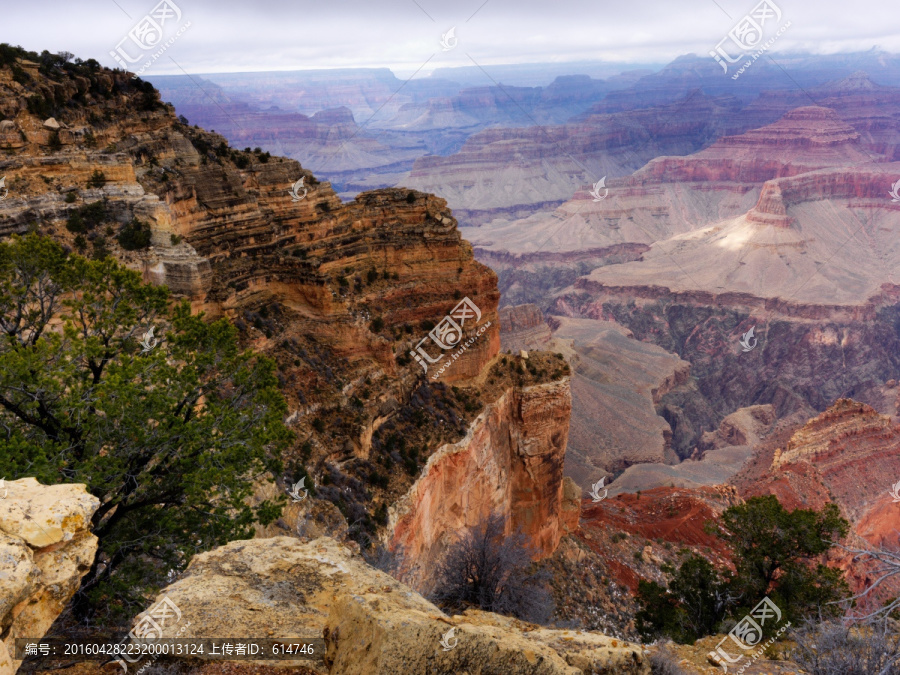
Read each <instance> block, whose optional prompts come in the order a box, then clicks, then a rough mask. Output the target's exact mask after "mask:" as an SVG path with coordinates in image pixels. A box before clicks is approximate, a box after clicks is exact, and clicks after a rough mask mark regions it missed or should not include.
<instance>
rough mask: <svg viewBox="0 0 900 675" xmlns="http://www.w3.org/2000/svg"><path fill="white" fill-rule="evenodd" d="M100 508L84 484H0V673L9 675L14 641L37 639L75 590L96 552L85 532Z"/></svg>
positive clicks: (93, 540) (94, 543)
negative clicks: (0, 640) (0, 635)
mask: <svg viewBox="0 0 900 675" xmlns="http://www.w3.org/2000/svg"><path fill="white" fill-rule="evenodd" d="M99 506H100V502H99V501H98V500H97V498H96V497H93V496H92V495H90V494H88V493H87V491H86V490H85V487H84V485H76V484H69V485H41V484H40V483H38V482H37V481H36V480H35V479H34V478H22V479H20V480H16V481H2V485H0V634H2V636H3V641H2V642H0V675H12V673H15V672H16V670H17V669H18V667H19V665H20V664H21V661H16V660H15V659H14V658H13V656H14V655H15V640H16V638H39V637H42V636H43V635H44V633H46V632H47V630H48V629H49V628H50V626H51V625H52V624H53V622H54V621H55V620H56V617H57V616H59V614H60V612H62V610H63V608H64V607H65V606H66V604H67V603H68V602H69V600H70V599H71V598H72V596H73V595H74V594H75V591H76V590H78V586H79V584H80V583H81V578H82V577H83V576H84V575H85V574H86V573H87V571H88V570H89V569H90V568H91V563H92V562H93V560H94V555H95V554H96V552H97V537H95V536H94V535H92V534H91V533H90V531H89V530H88V526H89V524H90V522H91V516H93V515H94V512H95V511H96V510H97V508H98V507H99Z"/></svg>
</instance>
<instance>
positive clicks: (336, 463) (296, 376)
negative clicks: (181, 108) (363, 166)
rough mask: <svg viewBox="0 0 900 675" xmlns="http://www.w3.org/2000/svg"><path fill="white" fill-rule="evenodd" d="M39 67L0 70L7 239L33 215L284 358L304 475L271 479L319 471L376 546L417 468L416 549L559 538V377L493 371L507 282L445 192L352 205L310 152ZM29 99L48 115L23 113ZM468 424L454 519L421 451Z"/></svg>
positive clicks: (390, 192)
mask: <svg viewBox="0 0 900 675" xmlns="http://www.w3.org/2000/svg"><path fill="white" fill-rule="evenodd" d="M20 62H21V63H22V64H26V61H24V60H23V61H20ZM23 67H24V65H23ZM28 72H29V78H30V79H28V80H27V81H25V82H19V81H17V80H16V79H14V78H13V76H12V73H11V70H10V69H9V68H3V67H0V94H2V96H0V113H2V114H3V116H5V117H8V118H10V119H5V120H3V127H2V129H0V132H2V133H3V134H4V135H5V136H4V138H7V139H8V140H9V139H12V140H15V141H16V143H15V144H11V145H10V151H9V154H8V157H7V159H6V160H4V172H5V176H6V184H7V186H8V187H9V190H10V192H9V195H8V198H6V199H4V200H2V201H0V236H7V235H10V234H21V233H24V232H27V231H29V230H36V231H38V232H40V233H42V234H45V235H48V236H51V237H53V238H54V239H56V240H57V241H59V242H61V243H62V244H63V245H64V246H67V247H69V249H70V250H79V251H81V252H84V253H90V248H91V247H93V253H94V255H95V256H96V257H100V256H101V255H106V254H107V253H108V254H110V255H112V256H113V257H115V258H116V259H118V260H119V261H121V262H122V263H124V264H125V265H127V266H129V267H131V268H133V269H135V270H138V271H140V272H141V273H142V274H143V276H144V278H145V279H146V280H147V281H150V282H153V283H159V284H166V285H168V286H169V288H170V290H171V291H172V292H173V293H174V294H175V295H176V297H179V298H184V299H187V300H189V301H190V302H191V304H192V306H193V308H194V310H195V311H203V312H205V313H206V315H207V316H208V317H210V318H218V317H227V318H229V319H231V320H232V322H233V323H234V325H235V326H236V328H237V330H238V339H239V340H240V342H241V345H242V346H244V347H250V348H253V349H255V350H256V351H257V352H259V353H262V354H265V355H267V356H269V357H271V358H272V359H273V360H274V361H275V363H276V370H277V377H278V379H279V382H280V385H281V389H282V392H283V393H284V395H285V398H286V399H287V402H288V406H289V411H290V414H289V416H288V417H287V420H286V421H287V424H288V425H289V426H290V427H291V429H292V430H293V431H294V432H295V433H296V443H295V444H294V445H293V446H292V447H291V448H290V449H288V450H287V451H286V452H285V453H284V457H283V459H284V460H285V465H286V469H285V471H286V472H293V473H294V475H290V473H288V474H287V475H285V476H275V477H273V479H274V480H275V481H277V482H278V483H279V485H283V484H292V483H291V481H296V480H297V478H298V477H297V475H296V474H299V473H301V472H302V475H308V477H309V478H310V479H311V480H310V481H309V482H308V483H307V484H308V485H309V484H310V483H312V484H314V485H315V489H316V491H317V493H316V496H317V498H318V499H321V500H325V501H328V502H330V504H331V505H333V506H335V507H336V508H337V509H339V510H340V512H341V516H342V517H343V518H344V519H346V520H347V522H348V524H349V525H350V528H351V535H352V536H354V537H355V538H356V539H357V540H358V541H359V542H361V543H363V545H366V544H367V543H369V542H372V541H373V540H374V539H376V538H377V536H378V535H379V533H382V532H383V530H384V528H385V526H386V525H387V507H388V506H390V505H391V504H393V503H394V502H395V501H396V500H397V499H399V498H400V497H402V496H403V495H405V494H407V492H408V491H409V489H410V488H411V486H412V485H413V483H414V482H416V479H417V478H419V479H420V480H419V484H418V485H419V486H418V487H417V488H416V489H415V498H414V499H407V502H409V503H410V504H411V505H410V506H409V507H408V508H406V509H405V511H404V513H405V514H406V516H405V517H404V518H402V519H401V520H402V524H401V525H399V526H398V527H399V531H402V533H403V534H402V535H400V539H402V542H401V543H402V544H403V546H404V547H409V548H410V549H411V550H413V552H414V553H416V554H417V555H420V557H422V558H423V559H426V558H427V559H429V560H430V556H432V554H436V552H437V549H436V548H435V544H436V543H439V544H441V545H443V544H445V543H446V541H447V539H448V537H450V536H451V535H452V536H456V535H457V534H458V532H457V530H456V529H455V528H457V527H459V526H461V525H471V524H474V523H476V522H477V521H478V520H479V519H480V518H481V517H483V516H485V515H487V512H489V511H492V510H496V511H499V512H502V514H503V515H506V516H509V517H510V528H512V529H521V530H522V531H523V532H524V533H525V534H526V536H527V537H528V538H529V539H530V540H531V543H532V545H533V546H534V548H535V551H536V554H537V555H546V554H547V553H549V552H551V551H552V550H553V548H554V547H555V546H556V544H557V543H558V541H559V537H560V536H561V535H560V528H561V525H560V518H561V516H560V509H561V506H560V504H561V499H562V492H563V488H562V463H563V454H564V450H565V446H566V435H567V431H568V416H569V411H570V408H571V402H570V395H569V391H568V380H567V379H566V378H565V377H564V375H565V373H566V372H567V371H566V370H565V367H564V364H563V363H562V361H561V360H560V363H556V364H553V365H552V368H551V369H545V367H544V365H542V364H543V363H544V362H543V361H541V357H535V358H533V359H532V360H531V361H530V362H529V363H528V364H525V365H522V366H521V368H518V369H517V370H516V372H515V373H513V372H511V371H507V372H506V374H505V375H504V376H503V377H502V378H500V381H497V380H496V378H495V377H494V376H493V375H489V372H491V369H492V368H493V367H494V365H496V363H497V362H498V361H499V359H498V358H497V357H498V353H499V350H500V322H499V320H498V313H497V308H498V302H499V295H500V294H499V291H498V289H497V277H496V275H495V274H494V273H493V272H492V271H491V270H490V269H488V268H487V267H485V266H484V265H482V264H481V263H479V262H477V261H476V260H475V259H474V257H473V252H472V247H471V246H470V245H469V244H468V243H467V242H465V241H464V240H463V239H462V237H461V236H460V233H459V230H458V228H457V223H456V220H455V219H454V217H453V214H452V213H451V212H450V210H449V209H448V208H447V203H446V201H445V200H443V199H441V198H439V197H435V196H433V195H428V194H423V193H420V192H416V191H414V190H409V189H405V188H404V189H400V188H397V189H384V190H376V191H371V192H364V193H361V194H359V195H357V197H356V199H354V200H353V201H350V202H347V203H345V202H342V200H341V199H340V198H339V197H338V196H337V195H336V194H335V192H334V190H333V189H332V188H331V186H330V184H329V183H327V182H323V181H320V180H318V179H317V178H316V176H315V175H313V173H312V172H311V171H309V170H308V169H306V168H304V167H302V166H301V165H300V164H299V163H298V162H296V161H293V160H290V159H285V158H282V157H273V156H269V155H268V154H266V153H262V152H256V151H244V150H237V149H234V148H231V147H229V146H228V143H227V142H226V140H225V138H224V137H222V136H220V135H218V134H215V133H211V132H207V131H204V130H202V129H199V128H197V127H192V126H189V125H187V124H185V123H183V122H182V121H180V120H179V119H178V118H177V117H176V115H175V113H174V110H173V109H172V107H171V106H167V105H164V104H162V103H161V102H160V101H159V100H158V95H157V93H156V92H155V91H154V90H153V89H152V87H149V85H147V83H144V82H141V81H139V80H138V81H134V80H131V79H130V78H129V77H127V75H126V74H124V73H110V72H107V71H104V70H103V69H93V70H92V69H91V68H90V67H89V66H86V65H79V64H67V65H66V66H65V67H61V68H56V69H51V70H50V71H48V72H43V71H39V70H38V69H37V67H36V66H35V67H34V68H32V67H30V66H28ZM20 79H21V78H20ZM34 96H40V97H42V100H43V101H44V105H45V106H46V107H47V109H48V110H49V111H50V112H52V113H53V114H54V115H55V116H56V118H55V119H54V121H53V124H51V120H49V119H46V118H45V119H42V118H43V115H40V116H39V115H37V114H35V112H34V110H33V109H34V105H33V104H32V105H31V106H30V107H29V100H32V99H33V97H34ZM57 98H59V99H60V100H69V99H72V102H71V104H70V105H65V106H62V105H56V103H55V101H56V100H57ZM332 117H335V116H334V115H333V116H332ZM337 117H338V119H337V121H338V122H340V121H341V119H342V118H340V117H339V116H337ZM331 121H335V119H332V120H331ZM344 121H346V120H344ZM54 124H57V125H59V133H58V134H54V133H51V132H50V131H49V129H51V128H53V125H54ZM0 142H2V139H0ZM85 209H100V210H101V211H102V212H103V216H102V218H101V222H100V223H98V224H96V225H94V226H92V228H88V230H89V231H88V232H85V233H83V234H84V236H82V233H77V232H75V231H72V228H71V227H69V225H70V224H71V223H69V222H68V221H69V219H71V218H73V217H74V216H76V215H78V214H80V213H83V212H84V210H85ZM134 219H139V220H140V221H142V222H145V223H147V224H148V226H149V228H150V233H151V245H150V246H148V247H146V248H139V249H137V250H125V249H124V248H123V247H122V246H121V245H120V242H119V241H118V238H117V236H116V234H117V233H118V232H121V229H122V227H123V226H124V225H125V224H127V223H130V222H132V221H133V220H134ZM101 243H102V246H101V245H100V244H101ZM463 347H464V348H463ZM551 360H552V359H550V358H549V357H548V358H547V359H545V361H548V362H549V361H551ZM505 362H506V361H505V359H504V363H505ZM443 366H446V367H443ZM526 366H527V368H526ZM520 373H521V374H520ZM451 385H452V386H451ZM479 415H480V416H479ZM465 438H468V439H469V441H466V442H464V444H465V443H469V444H470V445H471V447H470V449H469V450H468V451H467V452H462V453H460V456H462V455H467V456H471V458H472V460H471V461H470V462H469V463H467V464H465V465H464V466H462V467H460V470H459V471H456V472H455V473H454V474H453V476H454V481H455V482H457V483H459V484H460V485H466V484H468V485H471V486H472V495H471V498H468V497H467V498H466V499H467V500H468V499H471V503H470V502H469V501H459V502H458V503H457V504H456V512H455V513H456V516H455V517H456V518H457V519H458V520H453V519H452V518H451V519H449V520H447V521H444V520H441V517H443V516H444V514H452V513H453V511H451V509H450V507H451V506H452V505H453V503H454V502H453V499H451V496H450V494H449V491H448V490H447V489H446V488H445V486H444V484H443V483H441V481H440V480H437V479H435V476H436V475H440V474H441V473H442V472H443V473H446V472H447V471H449V470H450V469H448V468H447V467H446V465H444V464H442V463H441V462H439V461H437V460H435V461H431V460H429V457H430V456H431V455H432V454H435V453H436V454H438V455H440V456H442V457H444V456H446V455H447V454H448V453H447V452H444V451H442V450H441V449H442V448H445V447H446V446H448V444H449V445H453V444H456V443H458V442H463V441H461V440H460V439H465ZM426 462H430V463H428V464H427V466H428V467H429V468H428V471H427V472H425V474H424V476H423V475H420V474H422V472H423V471H424V469H423V467H425V466H426ZM451 463H452V462H451ZM494 469H496V471H497V472H498V473H496V475H495V474H492V473H490V472H491V471H493V470H494ZM432 471H437V473H436V474H435V475H432V474H431V472H432ZM269 487H271V486H269ZM282 489H283V487H282ZM264 491H265V490H263V489H262V488H261V492H264ZM269 492H271V489H269ZM463 492H465V491H461V492H460V494H462V493H463ZM456 498H459V499H462V497H461V496H460V495H457V496H456V497H455V498H454V499H456ZM420 502H421V503H420ZM422 504H424V505H426V506H425V507H424V508H420V507H421V506H422ZM428 505H430V506H428ZM432 508H438V509H440V511H441V513H440V514H438V517H436V518H435V519H432V518H431V516H430V515H429V514H430V511H429V510H430V509H432ZM469 508H470V509H471V511H470V512H465V509H469ZM570 511H571V509H570ZM567 518H568V520H567V521H566V522H569V523H571V521H572V518H571V513H569V514H568V515H567ZM576 520H577V518H576ZM444 528H450V529H444ZM392 531H393V530H392Z"/></svg>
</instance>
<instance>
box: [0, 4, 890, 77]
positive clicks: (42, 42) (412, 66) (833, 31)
mask: <svg viewBox="0 0 900 675" xmlns="http://www.w3.org/2000/svg"><path fill="white" fill-rule="evenodd" d="M157 1H158V0H149V1H148V0H80V1H79V0H76V1H75V2H61V1H60V0H28V1H27V2H22V3H12V2H4V3H3V9H2V20H0V42H9V43H12V44H20V45H22V46H23V47H25V48H27V49H32V50H36V51H41V50H43V49H48V50H50V51H52V52H56V51H62V50H66V51H70V52H73V53H74V54H75V55H76V56H80V57H81V58H91V57H92V58H95V59H97V60H98V61H100V62H101V63H103V64H104V65H106V66H110V67H114V66H116V65H117V64H116V62H115V61H114V59H113V58H112V57H111V56H110V54H109V52H110V51H111V50H114V49H115V47H116V46H117V44H119V42H120V40H122V39H123V38H126V37H127V35H128V33H129V31H130V30H131V29H132V28H133V27H134V26H135V24H136V23H138V22H139V21H140V20H141V19H142V17H144V16H145V15H147V14H148V13H150V12H151V10H152V9H153V8H154V7H155V6H156V3H157ZM172 1H174V2H175V3H176V5H177V6H178V9H179V10H180V11H181V14H182V16H181V17H180V19H173V20H171V21H170V22H169V24H168V26H165V30H166V34H165V38H166V39H168V38H169V33H170V32H171V33H174V32H175V31H176V30H177V28H178V27H179V26H181V25H184V24H186V23H188V22H189V23H190V26H189V27H188V28H187V30H185V31H184V33H183V35H181V36H180V37H178V38H177V40H176V41H175V42H174V43H173V44H172V45H171V47H169V48H168V49H167V51H166V53H165V55H163V57H162V58H160V59H158V60H157V61H156V62H155V63H153V65H152V66H150V68H149V69H148V70H147V74H148V75H152V74H157V75H160V74H170V73H172V74H174V73H181V72H182V69H183V70H184V71H186V72H189V73H212V72H231V71H254V70H298V69H308V68H333V67H357V66H364V67H373V66H386V67H390V68H392V69H393V70H394V71H395V72H396V73H398V74H400V75H409V74H411V73H412V72H414V71H416V70H418V69H420V68H421V71H420V72H421V74H422V75H425V74H427V73H428V72H430V71H431V70H432V69H433V68H436V67H452V66H460V65H466V66H470V65H472V63H473V60H474V61H475V62H476V63H478V64H480V65H491V64H499V63H527V62H548V61H576V60H594V59H597V60H606V61H627V62H647V63H656V62H667V61H670V60H671V59H673V58H675V57H676V56H679V55H681V54H686V53H690V52H694V53H697V54H703V55H705V54H706V53H707V52H708V51H709V50H710V49H712V48H713V47H714V46H715V45H716V43H717V42H718V41H719V40H720V39H721V38H722V37H724V36H725V35H726V34H727V32H728V31H729V30H730V29H731V28H732V27H733V26H734V25H735V23H736V22H737V21H738V20H739V19H740V18H741V17H743V16H744V15H746V14H747V13H748V12H750V10H751V9H753V7H754V6H755V5H756V2H757V1H758V0H749V1H747V0H624V1H615V2H614V1H611V0H605V1H601V0H515V1H513V0H487V2H485V1H484V0H454V1H452V2H450V1H440V0H415V1H414V0H323V1H322V2H311V1H309V0H250V1H247V2H237V1H233V0H172ZM774 2H776V3H777V5H778V7H779V8H780V9H781V10H782V12H783V19H782V23H783V22H784V21H790V22H791V26H790V28H789V29H788V30H787V31H785V33H784V35H783V36H781V37H780V38H779V40H778V42H777V44H776V45H775V46H774V47H773V48H772V52H773V53H775V52H777V51H810V52H828V53H830V52H838V51H858V50H867V49H871V48H872V47H880V48H882V49H885V50H888V51H893V52H897V51H900V11H898V8H897V6H896V5H894V4H892V3H888V2H886V1H885V0H854V2H852V3H848V2H844V1H838V0H774ZM417 3H418V4H417ZM454 27H455V35H456V38H457V41H458V42H456V46H455V48H453V49H449V50H447V51H444V50H443V49H442V48H441V45H440V40H441V36H442V34H444V33H446V32H447V31H448V30H449V29H451V28H454ZM451 43H452V40H451ZM131 47H133V45H131V44H130V43H128V42H126V43H125V46H124V48H125V49H126V52H127V50H128V49H129V48H131ZM128 53H132V52H128ZM135 56H137V54H135ZM170 57H171V58H170ZM130 69H131V70H136V68H130Z"/></svg>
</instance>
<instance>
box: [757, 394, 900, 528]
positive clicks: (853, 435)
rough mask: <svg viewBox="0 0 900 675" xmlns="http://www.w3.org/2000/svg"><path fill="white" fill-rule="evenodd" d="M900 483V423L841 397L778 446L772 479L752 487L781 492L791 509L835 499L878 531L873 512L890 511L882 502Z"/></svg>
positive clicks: (847, 512)
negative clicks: (871, 513)
mask: <svg viewBox="0 0 900 675" xmlns="http://www.w3.org/2000/svg"><path fill="white" fill-rule="evenodd" d="M895 476H896V478H895ZM897 481H900V425H898V424H896V423H894V422H892V421H891V418H889V417H887V416H886V415H879V414H878V413H877V412H876V411H875V410H874V409H872V408H871V407H870V406H867V405H865V404H864V403H858V402H856V401H853V400H850V399H840V400H838V401H837V402H836V403H835V404H834V405H833V406H831V407H830V408H829V409H828V410H826V411H825V412H823V413H822V414H820V415H818V416H817V417H815V418H813V419H811V420H810V421H809V422H807V423H806V424H805V425H804V426H803V427H802V428H800V429H798V430H797V431H796V432H794V434H793V435H792V436H791V438H790V440H789V441H788V442H787V444H786V445H785V446H784V447H783V448H779V449H776V451H775V454H774V457H773V459H772V465H771V468H770V470H769V475H768V477H767V478H765V479H763V480H762V481H761V482H759V483H758V484H756V485H753V486H748V488H747V490H746V491H747V493H748V494H762V493H765V492H770V493H773V494H777V495H778V498H779V500H780V501H781V502H782V503H783V504H785V505H786V506H789V507H791V508H797V507H802V508H815V509H820V508H822V506H824V505H825V504H827V503H831V502H834V503H835V504H838V506H840V507H841V510H842V511H843V513H844V514H845V515H846V516H847V517H848V518H850V520H851V521H853V522H854V523H858V522H861V521H862V520H863V519H864V518H866V522H867V525H866V527H867V528H868V529H871V530H872V531H877V529H878V526H877V524H876V523H875V522H874V521H873V520H872V518H871V516H867V514H868V513H869V511H870V510H871V509H872V508H873V507H875V506H876V505H881V506H880V507H879V508H880V510H881V511H883V512H884V513H886V514H889V513H890V509H884V508H883V505H882V504H881V502H882V500H884V499H886V498H887V497H888V495H889V491H890V490H891V488H892V486H893V485H894V483H896V482H897ZM894 525H896V526H900V521H898V522H895V523H894Z"/></svg>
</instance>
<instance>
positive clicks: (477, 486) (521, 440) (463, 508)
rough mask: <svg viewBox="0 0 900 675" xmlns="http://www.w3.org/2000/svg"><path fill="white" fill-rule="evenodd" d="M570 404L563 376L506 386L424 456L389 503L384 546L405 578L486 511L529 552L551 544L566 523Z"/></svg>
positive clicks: (421, 572)
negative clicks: (523, 539) (462, 432)
mask: <svg viewBox="0 0 900 675" xmlns="http://www.w3.org/2000/svg"><path fill="white" fill-rule="evenodd" d="M571 405H572V399H571V394H570V392H569V386H568V381H567V380H565V381H563V382H559V383H553V384H547V385H539V386H535V387H529V388H526V389H523V390H521V391H513V392H509V393H507V394H505V395H503V396H502V397H501V398H500V399H499V400H497V401H496V402H495V403H492V404H491V405H489V406H488V407H487V409H486V410H485V411H484V412H483V413H482V414H481V415H480V416H479V417H478V419H477V420H476V421H475V423H474V424H473V425H472V427H471V428H470V429H469V433H468V434H467V435H466V437H465V438H464V439H462V440H461V441H459V442H458V443H454V444H452V445H447V446H444V447H442V448H440V449H439V450H438V451H437V452H435V453H434V454H433V455H432V456H431V457H430V458H429V460H428V463H427V464H426V466H425V468H424V470H423V471H422V474H421V475H420V476H419V478H418V480H417V481H416V483H415V484H414V485H413V486H412V488H411V489H410V490H409V492H408V493H407V494H406V495H404V496H403V497H402V498H401V499H400V500H399V501H398V502H397V504H396V505H395V506H393V507H391V509H390V517H389V524H388V531H389V533H390V535H389V536H390V539H389V542H390V547H391V548H392V549H395V550H399V551H400V552H402V554H403V557H404V559H405V563H406V565H407V566H408V571H409V572H410V574H411V575H412V576H411V578H412V579H415V580H416V582H417V583H422V582H423V581H424V580H425V579H426V578H427V577H428V576H429V574H430V572H431V571H432V569H433V567H434V564H435V563H436V561H437V560H438V559H439V557H440V555H441V553H442V552H443V551H444V550H446V547H447V546H448V545H449V544H451V543H453V542H454V541H455V540H456V539H457V537H458V536H459V534H460V533H461V532H463V531H464V530H465V529H466V528H469V527H473V526H475V525H477V524H478V523H479V522H480V521H482V520H483V519H484V518H486V517H487V516H488V515H490V514H491V513H496V514H499V515H501V516H503V517H506V518H507V529H508V532H509V533H513V532H515V531H517V530H518V531H521V532H523V533H524V534H525V535H526V536H527V538H528V541H529V543H530V544H531V545H532V546H533V547H534V551H533V552H534V555H535V557H536V558H542V557H545V556H547V555H549V554H551V553H552V552H553V551H554V550H555V549H556V546H557V545H558V544H559V540H560V537H561V536H562V535H563V533H564V530H565V529H566V528H567V527H568V528H571V527H572V517H571V511H572V509H571V508H570V507H569V508H565V509H564V508H563V507H564V504H565V500H564V490H563V481H562V477H563V475H562V472H563V459H564V457H565V449H566V441H567V437H568V427H569V414H570V412H571ZM570 492H571V490H570ZM569 501H571V495H569Z"/></svg>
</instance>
